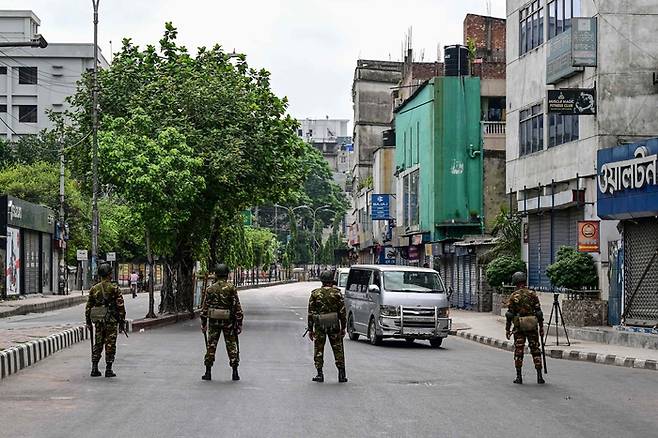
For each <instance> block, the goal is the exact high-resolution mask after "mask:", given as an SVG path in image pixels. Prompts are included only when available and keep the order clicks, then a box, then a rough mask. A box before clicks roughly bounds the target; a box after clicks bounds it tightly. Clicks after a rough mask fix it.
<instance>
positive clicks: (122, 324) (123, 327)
mask: <svg viewBox="0 0 658 438" xmlns="http://www.w3.org/2000/svg"><path fill="white" fill-rule="evenodd" d="M119 333H123V334H124V335H126V338H128V337H129V336H128V332H127V331H126V321H119Z"/></svg>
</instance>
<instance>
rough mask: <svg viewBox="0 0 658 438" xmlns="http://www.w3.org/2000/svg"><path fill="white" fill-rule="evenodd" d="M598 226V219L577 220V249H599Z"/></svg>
mask: <svg viewBox="0 0 658 438" xmlns="http://www.w3.org/2000/svg"><path fill="white" fill-rule="evenodd" d="M600 226H601V222H600V221H578V251H580V252H597V253H598V252H600V251H601V244H600V239H599V236H600Z"/></svg>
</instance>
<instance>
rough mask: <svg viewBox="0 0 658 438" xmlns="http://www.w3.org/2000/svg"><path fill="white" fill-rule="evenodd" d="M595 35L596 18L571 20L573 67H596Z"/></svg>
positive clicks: (575, 18)
mask: <svg viewBox="0 0 658 438" xmlns="http://www.w3.org/2000/svg"><path fill="white" fill-rule="evenodd" d="M596 34H597V21H596V17H594V18H583V17H574V18H573V19H572V22H571V54H572V59H573V63H572V65H573V66H574V67H596V62H597V59H596V47H597V45H596V39H597V36H596Z"/></svg>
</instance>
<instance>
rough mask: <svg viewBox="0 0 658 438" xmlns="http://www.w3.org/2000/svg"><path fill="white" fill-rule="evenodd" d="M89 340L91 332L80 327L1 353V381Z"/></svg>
mask: <svg viewBox="0 0 658 438" xmlns="http://www.w3.org/2000/svg"><path fill="white" fill-rule="evenodd" d="M85 339H89V332H88V331H87V328H86V327H84V326H79V327H75V328H71V329H68V330H65V331H63V332H60V333H55V334H52V335H50V336H48V337H46V338H41V339H37V340H34V341H30V342H27V343H25V344H21V345H18V346H16V347H11V348H8V349H6V350H2V351H0V380H1V379H4V378H6V377H8V376H10V375H12V374H16V373H17V372H18V371H20V370H22V369H23V368H27V367H29V366H31V365H33V364H35V363H37V362H39V361H41V360H43V359H45V358H46V357H48V356H50V355H52V354H53V353H55V352H57V351H59V350H62V349H64V348H67V347H70V346H71V345H73V344H75V343H77V342H80V341H83V340H85Z"/></svg>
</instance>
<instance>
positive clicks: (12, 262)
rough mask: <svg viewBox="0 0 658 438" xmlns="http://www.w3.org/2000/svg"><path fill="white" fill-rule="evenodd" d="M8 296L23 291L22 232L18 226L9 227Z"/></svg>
mask: <svg viewBox="0 0 658 438" xmlns="http://www.w3.org/2000/svg"><path fill="white" fill-rule="evenodd" d="M5 268H6V281H7V296H12V295H18V294H20V293H21V232H20V230H19V229H18V228H12V227H7V262H6V266H5Z"/></svg>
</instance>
